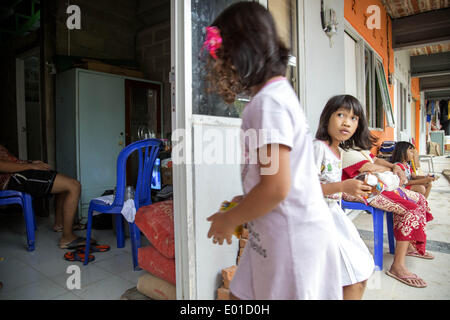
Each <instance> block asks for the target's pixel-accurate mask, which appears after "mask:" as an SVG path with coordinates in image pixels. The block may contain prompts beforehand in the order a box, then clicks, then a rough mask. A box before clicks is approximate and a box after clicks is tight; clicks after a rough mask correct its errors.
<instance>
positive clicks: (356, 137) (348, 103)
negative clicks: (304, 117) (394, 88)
mask: <svg viewBox="0 0 450 320" xmlns="http://www.w3.org/2000/svg"><path fill="white" fill-rule="evenodd" d="M339 108H345V109H347V110H353V113H354V114H355V116H357V117H358V118H359V120H358V127H357V128H356V131H355V133H354V134H353V136H352V137H351V138H350V139H348V140H346V141H344V142H342V143H341V144H340V147H341V148H343V149H344V150H347V149H351V148H355V147H356V148H359V149H361V150H370V149H371V148H372V147H373V146H374V145H375V144H376V142H377V141H378V138H377V137H375V136H374V135H372V134H371V133H370V131H369V125H368V124H367V120H366V115H365V113H364V109H363V107H362V105H361V103H360V102H359V101H358V99H356V98H355V97H353V96H351V95H348V94H345V95H338V96H334V97H332V98H331V99H330V100H328V102H327V104H326V105H325V108H324V109H323V111H322V114H321V115H320V120H319V128H318V129H317V133H316V139H319V140H322V141H328V143H329V144H330V145H331V142H332V139H331V137H330V135H329V134H328V123H329V122H330V118H331V115H332V114H333V113H334V112H336V111H337V110H338V109H339Z"/></svg>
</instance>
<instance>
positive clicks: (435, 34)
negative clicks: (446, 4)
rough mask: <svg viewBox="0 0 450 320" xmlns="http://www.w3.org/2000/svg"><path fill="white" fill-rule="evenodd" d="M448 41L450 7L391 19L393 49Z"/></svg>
mask: <svg viewBox="0 0 450 320" xmlns="http://www.w3.org/2000/svg"><path fill="white" fill-rule="evenodd" d="M447 41H450V8H446V9H441V10H435V11H428V12H424V13H420V14H415V15H412V16H407V17H402V18H397V19H393V20H392V47H393V49H394V50H399V49H412V48H416V47H421V46H424V45H431V44H437V43H442V42H447Z"/></svg>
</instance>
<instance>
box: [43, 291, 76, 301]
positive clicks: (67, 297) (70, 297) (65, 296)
mask: <svg viewBox="0 0 450 320" xmlns="http://www.w3.org/2000/svg"><path fill="white" fill-rule="evenodd" d="M51 300H83V299H82V298H81V297H79V296H77V295H76V294H73V293H71V292H68V293H64V294H62V295H60V296H57V297H55V298H53V299H51Z"/></svg>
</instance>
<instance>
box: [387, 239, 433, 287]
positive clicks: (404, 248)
mask: <svg viewBox="0 0 450 320" xmlns="http://www.w3.org/2000/svg"><path fill="white" fill-rule="evenodd" d="M408 247H409V242H408V241H396V246H395V255H394V262H393V263H392V266H391V269H390V270H389V271H390V272H391V273H393V274H394V275H396V276H399V277H405V276H412V275H413V273H412V272H410V271H409V270H408V269H407V268H406V265H405V260H406V254H407V252H408ZM405 281H407V282H409V283H411V284H412V285H417V286H426V285H427V283H426V282H425V281H423V280H422V279H421V278H419V277H417V278H416V279H406V280H405Z"/></svg>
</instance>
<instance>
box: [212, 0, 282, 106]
mask: <svg viewBox="0 0 450 320" xmlns="http://www.w3.org/2000/svg"><path fill="white" fill-rule="evenodd" d="M211 26H215V27H217V28H219V30H220V35H221V37H222V45H221V47H220V48H219V49H218V50H217V51H216V54H217V56H218V57H219V59H218V60H214V59H213V58H211V57H209V58H208V64H207V72H208V74H207V77H206V78H207V80H208V82H209V84H210V87H209V91H214V92H216V93H218V94H220V95H221V96H222V97H223V98H224V100H225V101H226V102H228V103H231V102H233V101H234V99H235V97H236V95H237V94H239V93H242V92H244V91H246V90H248V89H249V88H251V87H253V86H255V85H259V84H262V83H264V82H266V81H267V80H269V79H270V78H272V77H274V76H279V75H285V74H286V69H287V62H288V58H289V50H288V49H287V48H286V46H285V45H284V44H283V42H282V41H281V40H280V38H279V36H278V34H277V31H276V27H275V22H274V20H273V17H272V15H271V14H270V12H269V11H268V10H267V9H266V8H264V7H263V6H262V5H260V4H258V3H256V2H248V1H245V2H238V3H236V4H233V5H231V6H229V7H228V8H226V9H225V10H224V11H223V12H222V13H221V14H220V15H219V16H218V17H217V18H216V19H215V20H214V22H213V23H212V24H211Z"/></svg>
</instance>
